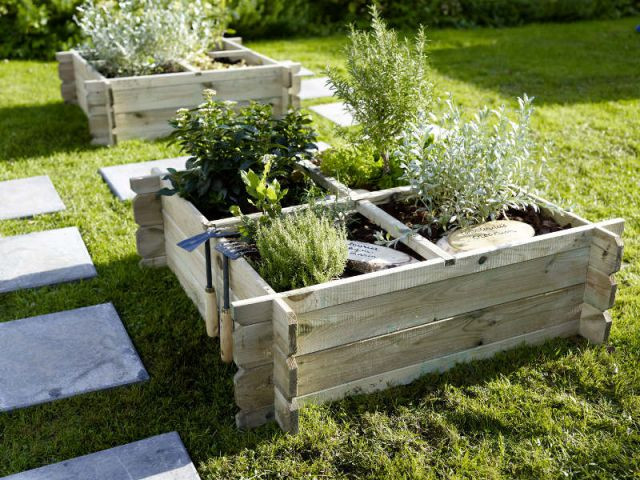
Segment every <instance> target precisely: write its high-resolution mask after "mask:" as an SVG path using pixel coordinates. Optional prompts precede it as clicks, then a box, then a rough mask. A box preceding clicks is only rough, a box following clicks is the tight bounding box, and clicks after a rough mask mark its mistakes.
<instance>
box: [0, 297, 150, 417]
mask: <svg viewBox="0 0 640 480" xmlns="http://www.w3.org/2000/svg"><path fill="white" fill-rule="evenodd" d="M148 378H149V375H148V374H147V371H146V370H145V368H144V366H143V365H142V362H141V361H140V357H138V354H137V353H136V350H135V348H134V346H133V344H132V343H131V339H130V338H129V335H128V334H127V331H126V330H125V328H124V325H123V324H122V321H121V320H120V317H119V316H118V313H117V312H116V309H115V308H114V307H113V305H112V304H111V303H104V304H101V305H94V306H91V307H83V308H78V309H75V310H67V311H65V312H58V313H51V314H48V315H40V316H37V317H29V318H23V319H20V320H13V321H10V322H4V323H0V412H2V411H9V410H14V409H17V408H23V407H28V406H31V405H36V404H39V403H45V402H50V401H53V400H57V399H60V398H67V397H71V396H74V395H78V394H81V393H87V392H93V391H96V390H103V389H106V388H113V387H117V386H121V385H127V384H130V383H137V382H141V381H143V380H147V379H148Z"/></svg>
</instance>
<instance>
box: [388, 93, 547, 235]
mask: <svg viewBox="0 0 640 480" xmlns="http://www.w3.org/2000/svg"><path fill="white" fill-rule="evenodd" d="M532 101H533V99H532V98H529V97H527V96H526V95H524V96H523V97H522V98H518V104H519V108H518V109H517V111H516V112H515V113H516V119H515V120H513V121H512V120H510V119H509V116H508V115H507V111H506V109H505V107H504V106H502V107H501V108H499V109H497V110H489V109H487V108H486V107H485V108H483V109H481V110H480V111H479V112H477V113H476V114H475V115H474V116H473V118H472V119H470V120H468V121H466V120H464V119H463V113H462V112H461V110H460V109H459V108H458V107H457V106H455V105H454V103H453V101H452V100H451V99H449V100H448V101H447V102H446V107H447V108H446V109H445V113H444V114H443V115H441V116H440V117H436V116H435V115H431V116H430V121H428V122H427V121H422V122H416V123H413V124H412V125H411V127H410V128H409V130H408V131H407V132H406V134H405V136H404V141H403V144H402V146H401V147H400V148H399V150H398V152H397V156H398V158H399V159H400V161H401V164H402V168H403V169H404V180H406V181H407V182H408V183H409V185H410V186H411V189H412V191H413V192H414V194H415V195H416V197H417V200H418V204H419V205H420V210H421V212H422V213H424V217H425V218H426V219H427V220H428V221H430V222H431V223H435V224H439V225H440V226H441V227H442V228H443V229H444V230H447V229H451V228H454V227H467V226H470V225H473V224H478V223H482V222H485V221H487V219H494V218H496V217H497V216H498V215H499V214H500V213H504V212H505V211H506V210H507V209H509V208H524V207H526V206H527V205H530V204H532V199H531V198H530V197H529V196H528V194H527V191H532V190H533V189H534V188H535V185H536V183H537V182H538V181H540V180H541V179H542V166H541V165H542V163H540V166H538V164H537V162H536V161H535V158H534V157H535V153H536V151H537V149H536V146H535V143H534V140H533V138H532V132H531V128H530V118H531V114H532V112H533V107H532Z"/></svg>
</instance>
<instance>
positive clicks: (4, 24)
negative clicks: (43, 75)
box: [0, 0, 81, 58]
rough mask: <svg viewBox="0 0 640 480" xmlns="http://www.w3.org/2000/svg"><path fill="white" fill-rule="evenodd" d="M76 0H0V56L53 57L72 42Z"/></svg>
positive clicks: (76, 35) (77, 0)
mask: <svg viewBox="0 0 640 480" xmlns="http://www.w3.org/2000/svg"><path fill="white" fill-rule="evenodd" d="M80 3H81V1H79V0H0V58H53V56H54V55H55V52H57V51H59V50H64V49H66V48H68V47H70V46H71V45H73V44H74V43H75V42H76V41H77V38H78V29H77V28H76V26H75V24H74V23H73V20H72V17H73V14H74V12H75V8H76V7H77V6H78V5H79V4H80Z"/></svg>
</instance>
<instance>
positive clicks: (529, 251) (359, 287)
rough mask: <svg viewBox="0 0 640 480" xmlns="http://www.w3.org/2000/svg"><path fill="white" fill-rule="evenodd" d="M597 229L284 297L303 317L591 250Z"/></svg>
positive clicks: (585, 228) (431, 262) (408, 267)
mask: <svg viewBox="0 0 640 480" xmlns="http://www.w3.org/2000/svg"><path fill="white" fill-rule="evenodd" d="M594 228H595V227H594V226H592V225H586V226H583V227H577V228H572V229H570V230H563V231H560V232H555V233H551V234H548V235H541V236H539V237H534V238H533V239H528V240H527V241H523V242H521V243H516V244H512V245H510V246H508V247H502V248H496V249H488V250H485V251H476V252H469V253H467V254H461V255H459V256H457V257H456V263H455V264H454V265H445V261H444V260H441V259H433V260H426V261H424V262H420V263H417V264H410V265H406V266H403V267H398V268H393V269H389V270H385V271H381V272H373V273H368V274H364V275H359V276H357V277H351V278H347V279H343V280H335V281H332V282H327V283H323V284H320V285H315V286H312V287H307V288H302V289H299V290H292V291H289V292H285V293H284V294H283V295H282V296H283V298H284V299H285V300H286V302H287V303H288V304H289V305H290V306H291V308H292V309H293V310H294V312H296V313H297V314H298V315H300V314H303V313H306V312H311V311H314V310H319V309H321V308H327V307H331V306H336V305H339V304H342V303H347V302H351V301H353V300H355V299H365V298H371V297H374V296H376V295H383V294H385V293H390V292H395V291H399V290H404V289H408V288H413V287H416V286H419V285H424V284H426V283H432V282H437V281H440V280H445V279H448V278H452V277H456V276H462V275H468V274H471V273H475V272H482V271H486V270H491V269H494V268H497V267H502V266H507V265H513V264H517V263H521V262H526V261H529V260H532V259H536V258H540V257H544V256H548V255H552V254H555V253H560V252H565V251H569V250H575V249H579V248H583V247H588V246H590V244H591V238H592V231H593V230H594ZM585 271H586V268H585Z"/></svg>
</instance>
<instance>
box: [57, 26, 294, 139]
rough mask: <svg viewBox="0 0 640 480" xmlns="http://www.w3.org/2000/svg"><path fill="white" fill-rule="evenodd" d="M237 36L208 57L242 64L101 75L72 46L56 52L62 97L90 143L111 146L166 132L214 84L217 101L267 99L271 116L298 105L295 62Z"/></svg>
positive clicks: (244, 101)
mask: <svg viewBox="0 0 640 480" xmlns="http://www.w3.org/2000/svg"><path fill="white" fill-rule="evenodd" d="M241 42H242V40H241V39H240V38H225V39H223V40H222V46H221V48H220V49H219V50H215V51H213V52H210V53H209V55H210V56H211V57H212V58H229V59H232V60H236V59H242V60H244V61H245V62H246V64H247V66H246V67H238V68H230V69H226V70H203V71H201V70H198V69H196V68H194V67H190V66H189V65H186V64H185V65H184V67H185V69H186V70H188V71H185V72H180V73H165V74H157V75H144V76H138V77H118V78H106V77H105V76H103V75H102V74H101V73H100V72H98V71H97V70H96V69H95V68H93V67H92V66H91V65H90V64H89V63H88V62H87V61H86V60H85V59H84V58H83V57H82V56H81V55H80V54H79V53H78V52H77V51H74V50H72V51H69V52H59V53H58V54H57V55H56V58H57V59H58V73H59V76H60V80H61V81H62V86H61V91H62V98H63V99H64V101H65V102H66V103H73V104H77V105H79V106H80V108H82V110H83V111H84V113H85V114H86V115H87V118H88V119H89V131H90V132H91V137H92V143H94V144H99V145H113V144H115V143H117V141H119V140H128V139H131V138H149V139H150V138H157V137H162V136H164V135H167V134H169V133H170V132H171V130H172V129H171V127H170V126H169V124H168V121H169V120H170V119H171V118H173V117H175V114H176V110H178V109H179V108H183V107H184V108H193V107H196V106H197V105H199V104H201V103H202V102H203V97H202V91H203V90H204V89H213V90H215V91H216V92H217V94H216V98H217V99H219V100H234V101H237V102H239V103H241V104H246V103H248V102H249V101H252V100H254V101H258V102H262V103H270V104H272V105H273V107H274V114H275V115H283V114H285V113H286V112H287V109H288V108H289V106H291V105H298V104H299V97H298V95H299V93H300V77H299V76H298V72H299V70H300V64H298V63H293V62H278V61H276V60H273V59H271V58H268V57H266V56H264V55H261V54H259V53H256V52H254V51H253V50H251V49H249V48H246V47H243V46H242V45H241Z"/></svg>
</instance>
